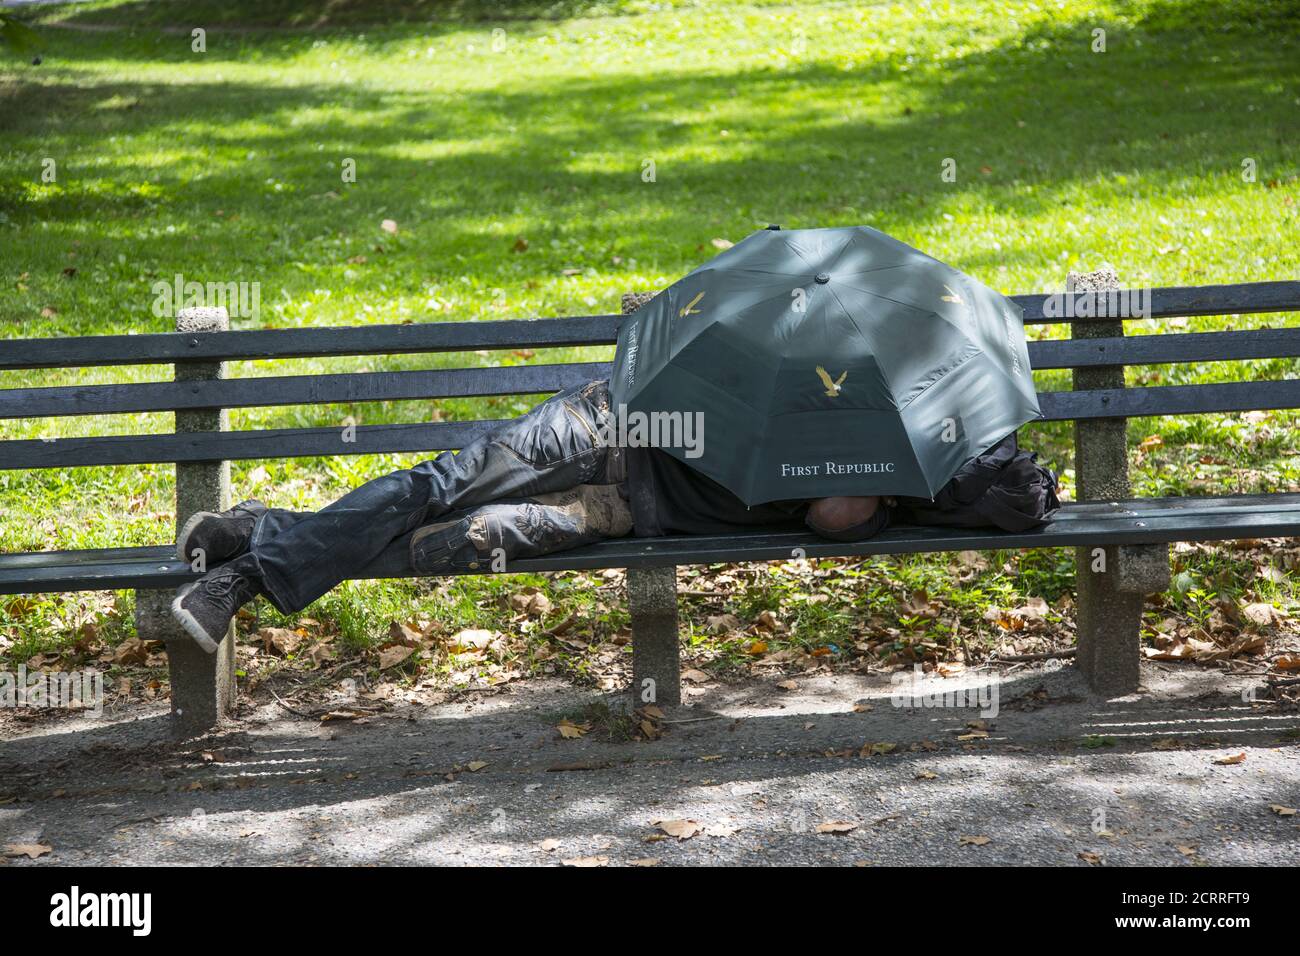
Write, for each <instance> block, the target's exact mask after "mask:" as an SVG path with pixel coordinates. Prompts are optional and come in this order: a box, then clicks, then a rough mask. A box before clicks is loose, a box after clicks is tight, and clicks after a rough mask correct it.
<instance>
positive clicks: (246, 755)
mask: <svg viewBox="0 0 1300 956" xmlns="http://www.w3.org/2000/svg"><path fill="white" fill-rule="evenodd" d="M797 683H798V684H799V687H798V689H797V690H793V691H783V690H780V689H778V688H776V687H774V686H773V685H771V684H752V685H748V686H745V687H731V688H718V689H714V690H708V691H706V692H704V693H702V694H699V695H697V696H695V697H694V698H693V700H692V702H691V705H690V706H688V707H684V708H681V709H680V710H678V711H675V712H674V713H673V714H670V715H669V716H670V717H671V718H672V719H675V720H682V721H688V722H682V723H674V724H671V725H669V726H668V729H667V731H666V733H665V734H664V736H663V737H662V738H661V739H659V740H656V741H651V742H646V741H635V742H624V743H612V742H609V741H608V740H607V739H605V740H601V739H597V736H598V734H597V732H596V731H592V732H591V733H590V734H588V735H587V736H586V737H584V738H582V739H579V740H562V739H560V738H559V735H558V734H557V732H556V730H555V725H556V724H557V723H558V721H559V719H560V717H561V716H562V715H563V714H564V713H565V712H566V711H567V712H573V711H574V710H575V709H576V708H577V707H579V706H581V705H582V704H583V703H586V702H590V701H591V700H593V699H595V698H594V697H593V695H592V694H590V693H584V692H580V691H576V690H574V689H572V688H569V687H566V686H563V685H557V684H545V683H537V682H534V683H524V684H520V685H517V686H515V687H513V688H511V689H510V690H508V691H506V692H504V693H502V694H500V695H497V696H494V697H489V698H486V699H480V700H476V701H474V702H469V703H466V702H461V703H459V704H454V705H444V706H441V707H438V708H432V709H430V708H421V709H419V710H410V711H400V710H399V711H396V712H393V713H389V714H386V715H383V716H380V717H375V718H369V719H367V720H366V721H364V722H361V723H327V724H323V725H322V724H320V723H318V722H317V721H315V720H303V719H301V718H296V717H293V718H290V719H285V717H286V715H285V713H284V711H283V710H280V709H279V708H278V707H275V706H274V705H272V706H271V707H268V708H262V709H259V710H256V711H253V712H251V713H250V714H248V715H246V716H245V717H244V719H242V720H241V721H239V722H237V723H236V724H235V725H234V727H233V728H232V729H231V730H229V731H227V732H223V733H222V734H219V735H214V736H213V737H211V738H208V739H206V740H204V741H202V742H201V743H200V744H198V745H195V744H187V745H184V746H176V745H173V744H171V743H170V742H169V741H168V739H167V736H166V729H167V728H166V720H167V718H166V715H165V712H164V710H163V709H162V708H160V707H159V708H155V709H152V710H149V711H143V712H137V713H133V714H131V715H121V716H118V717H117V718H115V719H110V718H105V719H103V720H101V721H99V722H94V721H90V720H83V719H80V718H66V719H63V720H61V721H57V722H54V723H51V724H47V725H45V726H44V727H43V728H42V729H41V730H40V731H39V732H36V733H33V734H29V735H27V736H23V737H19V738H15V739H9V740H7V741H4V742H3V743H0V843H16V842H21V843H29V842H42V843H46V844H49V845H51V846H53V848H54V851H53V853H51V854H50V855H48V856H45V857H42V858H41V859H40V860H38V861H34V862H28V861H26V860H11V861H9V862H8V863H7V864H5V863H3V862H0V865H8V866H46V865H52V864H60V863H92V864H123V863H164V864H168V863H187V864H222V863H228V864H238V863H289V864H303V863H320V864H328V863H367V864H371V863H373V864H389V863H453V864H454V863H492V862H502V863H510V864H558V863H559V862H560V861H561V860H566V859H577V858H590V857H596V858H600V857H604V858H608V861H609V865H619V864H624V863H629V862H631V861H634V860H645V859H655V860H658V861H660V862H661V863H662V864H665V865H667V864H688V863H723V864H763V863H778V862H779V863H795V864H859V863H860V864H940V863H944V864H968V863H1046V864H1057V865H1077V866H1088V865H1111V866H1114V865H1125V864H1136V863H1151V864H1157V865H1165V866H1190V865H1196V864H1198V863H1202V862H1204V863H1211V864H1238V863H1250V864H1269V865H1295V864H1297V863H1300V815H1297V816H1289V817H1288V816H1280V815H1278V814H1276V813H1274V812H1272V811H1271V810H1270V809H1269V806H1270V804H1278V805H1282V806H1287V807H1300V729H1298V728H1300V714H1297V712H1296V711H1295V709H1294V708H1290V709H1287V708H1285V707H1284V706H1283V705H1278V704H1274V703H1265V704H1247V703H1243V702H1242V698H1241V687H1242V686H1243V684H1242V682H1241V681H1239V680H1238V681H1234V680H1232V679H1229V678H1226V677H1224V676H1223V675H1221V674H1218V673H1214V672H1206V671H1199V670H1194V669H1190V668H1177V669H1173V670H1169V671H1159V670H1155V669H1149V670H1147V671H1146V685H1147V688H1148V689H1147V690H1146V691H1145V692H1144V693H1142V694H1139V695H1135V696H1134V697H1131V698H1125V699H1122V700H1118V701H1111V702H1099V701H1095V700H1092V699H1090V698H1089V697H1088V696H1087V695H1086V693H1085V692H1084V691H1083V690H1082V688H1081V687H1080V685H1079V683H1078V681H1077V678H1076V677H1075V675H1074V674H1073V672H1072V670H1071V669H1069V668H1066V669H1064V670H1060V671H1037V672H1034V671H1025V670H1021V671H1018V672H1016V673H1014V674H1012V675H1010V676H1008V677H1005V678H1003V679H1002V680H1001V682H1000V683H999V685H998V689H999V692H1000V699H999V713H998V715H997V717H995V718H992V719H990V720H989V721H988V729H987V732H988V737H987V738H977V739H972V740H967V741H961V740H959V739H958V735H959V734H960V733H962V732H963V731H968V730H970V728H969V727H967V726H966V724H967V722H968V721H969V720H972V719H977V714H975V713H974V712H973V711H970V710H957V709H900V708H896V707H894V706H891V703H890V695H891V693H892V688H891V686H890V684H889V682H888V681H887V680H885V679H883V678H878V677H877V678H861V677H855V676H836V677H819V678H800V679H797ZM955 686H959V685H957V684H954V683H953V682H952V681H949V682H947V683H946V684H945V687H955ZM863 700H869V701H870V702H871V704H872V709H871V710H869V711H856V712H855V710H854V704H855V702H859V701H863ZM699 717H710V718H715V719H707V720H697V719H695V718H699ZM1086 741H1088V742H1091V743H1092V744H1094V745H1095V746H1088V745H1087V744H1086V743H1085V742H1086ZM1171 741H1172V742H1171ZM868 742H871V743H890V744H894V745H895V749H894V750H893V751H892V752H890V753H887V754H882V755H878V756H872V757H864V756H857V753H858V751H859V749H860V748H861V747H862V745H863V744H864V743H868ZM880 749H886V748H880ZM846 750H848V751H851V752H852V754H853V756H842V755H838V754H840V753H843V752H844V751H846ZM203 751H207V752H209V753H212V754H215V755H216V756H217V757H218V758H219V759H218V761H217V762H212V763H207V764H205V763H204V762H203V757H202V752H203ZM828 753H830V754H832V755H830V756H828V755H827V754H828ZM1239 753H1244V754H1245V755H1246V757H1245V760H1244V761H1243V762H1241V763H1237V764H1232V765H1216V764H1215V762H1214V761H1215V760H1216V759H1222V758H1224V757H1227V756H1230V755H1235V754H1239ZM478 761H481V762H483V763H484V764H485V766H483V767H481V768H480V769H478V770H477V771H476V772H471V771H469V770H460V771H459V772H454V773H453V772H452V771H453V768H455V767H458V766H459V767H465V766H467V765H470V764H471V763H472V762H478ZM575 765H577V766H582V767H585V768H587V769H557V768H560V767H564V766H568V767H573V766H575ZM449 773H450V774H451V779H448V778H447V775H448V774H449ZM931 774H933V775H934V776H930V775H931ZM14 798H16V799H14ZM6 800H8V801H9V802H6ZM660 819H687V820H694V821H697V822H698V823H700V824H701V825H704V826H705V827H707V828H708V829H707V830H706V832H705V833H704V834H701V835H698V836H695V837H693V838H691V839H687V840H677V839H657V840H656V839H654V835H655V834H656V832H657V831H656V830H655V828H654V826H653V823H654V822H655V821H656V820H660ZM827 821H845V822H849V823H854V824H856V825H857V826H856V829H854V830H852V831H851V832H848V833H846V834H844V835H838V836H837V835H825V834H818V833H816V832H815V828H816V827H817V825H818V824H821V823H823V822H827ZM710 831H712V832H713V833H715V834H716V835H710ZM1098 831H1101V832H1098ZM648 837H649V838H651V839H650V840H647V838H648ZM982 837H987V838H988V842H987V843H982V844H981V843H980V842H978V841H977V842H976V843H972V842H970V841H969V840H965V841H964V840H963V838H982ZM549 841H555V842H554V843H551V842H549ZM1080 854H1095V856H1088V857H1086V858H1084V857H1081V856H1080ZM1094 860H1095V861H1099V862H1096V863H1094V862H1090V861H1094Z"/></svg>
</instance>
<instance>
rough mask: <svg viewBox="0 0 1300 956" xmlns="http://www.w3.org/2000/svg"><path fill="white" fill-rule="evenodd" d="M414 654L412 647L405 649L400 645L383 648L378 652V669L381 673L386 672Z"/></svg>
mask: <svg viewBox="0 0 1300 956" xmlns="http://www.w3.org/2000/svg"><path fill="white" fill-rule="evenodd" d="M414 653H415V648H414V647H405V646H404V645H402V644H394V645H393V646H392V647H385V648H384V649H383V650H381V651H380V652H379V669H380V670H381V671H383V670H388V668H390V667H396V666H397V665H398V664H400V663H402V661H404V660H406V659H407V658H408V657H410V656H411V655H412V654H414Z"/></svg>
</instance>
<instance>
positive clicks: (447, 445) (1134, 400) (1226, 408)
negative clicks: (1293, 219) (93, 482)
mask: <svg viewBox="0 0 1300 956" xmlns="http://www.w3.org/2000/svg"><path fill="white" fill-rule="evenodd" d="M1081 341H1082V340H1081ZM1038 402H1039V406H1040V407H1041V408H1042V411H1043V417H1042V419H1041V420H1042V421H1078V420H1080V419H1090V418H1136V417H1142V416H1148V415H1203V414H1209V413H1215V412H1240V411H1252V410H1255V409H1266V408H1300V381H1296V380H1290V379H1288V380H1284V381H1271V382H1227V383H1218V384H1207V385H1162V386H1153V387H1148V388H1124V389H1097V390H1093V391H1087V392H1039V393H1038ZM507 420H508V419H492V420H485V421H471V422H440V423H436V424H435V423H427V422H426V423H419V424H394V425H361V426H358V427H357V429H356V433H355V437H356V441H355V442H351V443H345V442H344V441H343V440H342V438H341V435H342V431H343V429H342V426H340V427H337V428H274V429H264V430H260V431H235V432H193V433H188V434H161V435H114V436H104V437H99V438H60V439H57V440H49V441H46V440H42V439H24V440H21V441H6V442H0V471H4V470H11V469H19V468H72V467H79V466H97V465H131V464H146V463H150V462H174V461H220V460H223V459H224V460H227V461H243V460H248V459H255V458H303V457H313V456H318V455H325V456H328V455H375V454H385V453H394V452H422V451H427V452H430V453H432V452H435V451H446V450H455V449H457V448H462V447H464V445H465V444H466V443H467V442H469V441H472V440H473V439H474V438H477V437H478V436H479V435H481V434H483V433H485V432H487V431H489V430H490V429H492V428H495V427H498V426H500V425H502V424H504V422H505V421H507Z"/></svg>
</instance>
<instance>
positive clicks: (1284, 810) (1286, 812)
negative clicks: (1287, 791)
mask: <svg viewBox="0 0 1300 956" xmlns="http://www.w3.org/2000/svg"><path fill="white" fill-rule="evenodd" d="M1268 808H1269V809H1270V810H1272V811H1273V812H1274V813H1276V814H1277V815H1278V816H1279V817H1293V816H1295V815H1296V809H1295V807H1284V806H1282V805H1281V804H1280V803H1270V804H1269V805H1268Z"/></svg>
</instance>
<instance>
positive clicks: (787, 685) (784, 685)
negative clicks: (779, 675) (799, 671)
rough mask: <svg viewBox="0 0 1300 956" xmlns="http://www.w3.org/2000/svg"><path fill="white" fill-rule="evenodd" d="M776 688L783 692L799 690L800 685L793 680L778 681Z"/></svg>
mask: <svg viewBox="0 0 1300 956" xmlns="http://www.w3.org/2000/svg"><path fill="white" fill-rule="evenodd" d="M776 686H777V687H779V688H781V689H782V690H798V689H799V685H798V684H796V683H795V682H794V681H792V680H783V681H777V683H776Z"/></svg>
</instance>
